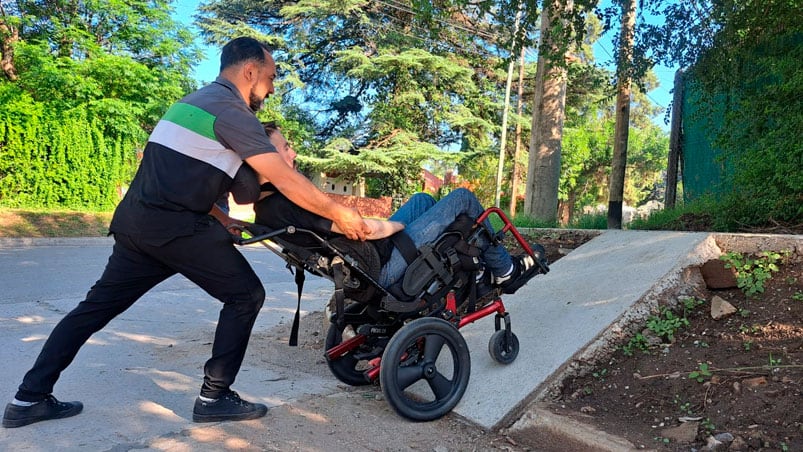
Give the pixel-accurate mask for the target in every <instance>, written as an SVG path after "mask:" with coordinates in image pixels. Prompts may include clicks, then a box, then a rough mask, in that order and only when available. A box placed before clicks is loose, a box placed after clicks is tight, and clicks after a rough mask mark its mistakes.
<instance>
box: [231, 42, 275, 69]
mask: <svg viewBox="0 0 803 452" xmlns="http://www.w3.org/2000/svg"><path fill="white" fill-rule="evenodd" d="M265 52H270V48H269V47H268V45H267V44H265V43H263V42H261V41H259V40H257V39H254V38H249V37H248V36H242V37H239V38H235V39H232V40H231V41H229V42H228V43H227V44H226V45H224V46H223V50H222V51H221V52H220V72H223V70H224V69H226V68H228V67H231V66H235V65H237V64H240V63H243V62H245V61H248V60H255V61H258V62H259V63H264V62H265Z"/></svg>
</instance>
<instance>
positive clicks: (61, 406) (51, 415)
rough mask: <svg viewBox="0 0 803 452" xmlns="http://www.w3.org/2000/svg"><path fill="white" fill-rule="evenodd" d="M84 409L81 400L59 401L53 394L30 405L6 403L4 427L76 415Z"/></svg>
mask: <svg viewBox="0 0 803 452" xmlns="http://www.w3.org/2000/svg"><path fill="white" fill-rule="evenodd" d="M83 409H84V404H82V403H81V402H59V401H58V400H56V398H55V397H53V396H52V395H49V396H47V398H45V400H43V401H41V402H39V403H36V404H34V405H30V406H20V405H14V404H13V403H9V404H7V405H6V412H5V413H4V414H3V427H5V428H15V427H22V426H23V425H28V424H33V423H34V422H39V421H46V420H49V419H62V418H65V417H70V416H75V415H76V414H78V413H80V412H81V410H83Z"/></svg>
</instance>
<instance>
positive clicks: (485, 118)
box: [199, 0, 510, 194]
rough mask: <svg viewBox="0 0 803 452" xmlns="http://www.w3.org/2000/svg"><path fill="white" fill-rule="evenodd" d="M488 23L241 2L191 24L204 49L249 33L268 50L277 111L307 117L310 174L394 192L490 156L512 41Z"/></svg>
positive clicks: (440, 8)
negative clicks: (425, 168)
mask: <svg viewBox="0 0 803 452" xmlns="http://www.w3.org/2000/svg"><path fill="white" fill-rule="evenodd" d="M496 13H497V14H500V15H501V13H500V12H499V11H497V12H496ZM484 17H486V16H483V15H482V14H481V11H480V10H477V9H476V8H474V9H473V10H472V9H471V8H468V9H465V10H462V9H460V8H458V7H457V6H452V5H447V4H440V3H428V2H416V3H415V4H413V5H409V4H402V3H399V2H365V1H350V2H346V3H343V2H331V1H323V0H321V1H310V2H304V3H285V2H279V1H269V2H255V1H245V0H244V1H241V2H239V3H237V4H236V5H232V4H231V2H222V1H215V2H211V3H209V4H207V5H206V6H205V7H204V8H203V12H202V15H201V17H200V18H199V25H200V26H201V28H202V29H203V30H204V33H205V34H204V36H205V37H206V38H207V39H208V40H209V41H210V42H214V41H219V40H225V39H228V38H229V37H231V36H234V35H236V34H238V33H248V34H251V35H256V36H259V37H261V38H262V39H264V40H266V41H269V42H272V43H273V44H274V45H275V46H276V51H275V52H276V54H277V60H278V61H279V62H280V65H281V67H282V70H283V71H284V76H283V79H284V80H283V83H284V85H283V86H282V88H281V90H279V91H280V92H279V97H281V99H282V104H281V106H282V108H286V107H289V106H292V107H293V108H301V109H304V110H308V111H313V112H314V114H313V115H311V117H310V119H312V120H313V121H314V124H313V125H312V127H311V129H312V130H315V131H316V135H315V140H314V142H309V143H305V145H309V147H308V148H306V149H301V151H302V153H304V154H307V155H310V156H314V157H317V159H316V160H314V164H315V165H316V167H317V169H321V170H331V171H335V170H340V171H345V170H346V168H353V170H354V172H353V173H349V174H348V175H347V177H350V178H359V177H363V176H370V175H371V174H377V173H378V174H382V177H383V178H385V179H387V178H394V179H397V182H395V183H394V184H390V185H388V184H385V185H386V186H396V187H400V186H402V185H403V184H404V182H406V180H404V179H406V178H407V177H409V173H410V171H408V170H409V169H410V168H411V167H413V166H416V167H420V165H421V164H422V163H424V162H425V161H426V160H427V159H432V158H435V159H447V160H451V161H453V162H456V163H455V164H457V165H467V166H471V165H473V164H474V163H475V162H476V161H477V160H479V159H477V158H476V156H477V155H480V154H485V153H488V152H492V148H493V144H494V139H495V138H496V135H497V134H498V133H499V128H498V120H499V118H500V117H501V98H500V97H501V96H500V93H501V90H500V89H499V87H500V85H501V83H503V80H504V76H503V73H502V71H500V70H499V69H500V68H501V67H502V64H503V62H502V60H501V58H499V56H498V53H499V52H500V50H499V48H497V47H496V46H497V45H498V41H500V40H502V39H507V38H508V35H509V34H510V33H509V32H508V31H504V29H503V28H501V27H500V28H499V30H502V31H504V33H501V32H500V33H499V34H496V35H495V34H493V33H491V31H493V30H491V28H490V27H491V26H490V24H489V22H488V20H486V19H484ZM489 30H490V31H489ZM391 138H392V139H391ZM391 143H393V146H395V147H385V146H386V145H388V144H391ZM402 143H404V144H402ZM333 150H334V151H336V152H332V151H333ZM419 150H425V151H426V152H419ZM458 151H466V153H465V154H459V153H458ZM354 156H360V160H363V161H365V162H366V163H365V164H364V166H363V167H359V166H355V165H354V164H353V163H351V164H349V163H348V162H350V161H352V160H353V158H352V157H354ZM378 157H382V159H381V160H379V159H378ZM469 157H471V158H469ZM388 158H391V159H392V160H391V161H388V160H387V159H388ZM340 159H342V160H344V162H338V161H337V160H340ZM371 161H373V162H374V163H379V162H381V165H380V164H376V165H373V166H371V167H368V165H369V164H370V162H371ZM349 171H350V170H349ZM461 174H464V172H463V171H461ZM488 182H490V181H488ZM387 194H392V193H387Z"/></svg>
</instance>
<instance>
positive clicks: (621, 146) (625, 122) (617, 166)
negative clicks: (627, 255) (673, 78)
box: [608, 0, 636, 229]
mask: <svg viewBox="0 0 803 452" xmlns="http://www.w3.org/2000/svg"><path fill="white" fill-rule="evenodd" d="M621 5H622V28H621V32H620V33H619V54H618V61H617V70H616V74H617V77H616V80H617V82H616V129H615V132H614V145H613V161H612V164H611V178H610V184H609V189H608V196H609V199H608V228H609V229H621V228H622V201H623V199H624V188H625V187H624V186H625V169H626V168H627V139H628V132H629V131H630V94H631V83H632V82H631V80H632V75H631V66H632V62H631V60H632V54H633V40H634V30H635V27H636V0H622V1H621Z"/></svg>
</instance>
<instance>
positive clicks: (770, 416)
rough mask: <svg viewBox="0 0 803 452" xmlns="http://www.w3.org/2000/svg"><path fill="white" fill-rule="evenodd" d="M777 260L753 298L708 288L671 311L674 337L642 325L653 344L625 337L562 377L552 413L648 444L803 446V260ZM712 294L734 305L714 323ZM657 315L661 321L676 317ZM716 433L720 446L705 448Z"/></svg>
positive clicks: (741, 448)
mask: <svg viewBox="0 0 803 452" xmlns="http://www.w3.org/2000/svg"><path fill="white" fill-rule="evenodd" d="M779 267H780V268H779V270H778V271H777V272H775V273H772V279H771V280H769V281H768V282H767V284H766V288H765V290H764V292H763V293H757V294H755V295H754V296H751V297H748V296H746V295H745V293H744V292H743V291H742V290H740V289H727V290H710V289H707V288H704V289H703V290H701V291H700V292H699V293H698V294H697V295H696V297H695V299H696V301H694V302H689V306H686V305H685V304H682V305H681V308H680V309H677V310H675V311H674V317H673V318H674V319H677V320H675V322H676V324H678V325H680V328H679V330H678V331H677V332H676V333H675V334H674V335H673V336H674V337H673V338H667V337H663V338H662V339H661V338H656V337H655V335H650V334H648V333H649V331H644V337H647V340H654V341H655V342H654V345H650V346H648V347H647V346H645V347H642V348H643V350H642V349H640V348H639V347H634V346H633V345H634V344H635V343H634V342H630V340H628V342H626V343H622V344H621V347H620V348H619V349H618V350H616V351H615V352H614V353H613V354H612V355H611V356H610V357H608V359H607V360H606V361H604V362H602V363H600V364H598V365H597V366H596V367H595V368H593V369H592V370H591V371H590V372H589V373H588V374H587V375H585V376H582V377H579V378H571V379H567V380H566V381H564V382H563V385H562V389H561V393H560V394H558V395H557V397H556V399H555V400H554V412H556V413H558V414H562V415H569V416H572V417H576V418H578V419H581V420H583V421H584V422H586V423H590V424H592V425H595V426H597V427H599V428H600V429H601V430H603V431H606V432H608V433H611V434H615V435H618V436H620V437H623V438H626V439H628V440H629V441H631V442H632V443H633V444H636V445H638V446H639V447H643V448H648V449H658V450H672V451H690V450H695V449H696V450H739V451H752V450H761V451H801V450H803V257H801V255H800V254H797V255H794V254H793V255H791V256H790V257H788V258H785V259H782V263H781V265H780V266H779ZM715 296H718V297H721V298H722V299H724V300H726V301H727V302H729V303H730V304H731V305H733V306H734V307H735V308H736V312H734V313H733V314H731V315H729V316H727V317H725V318H721V319H720V320H714V319H713V318H712V314H711V300H712V299H713V297H715ZM667 301H670V300H667ZM684 306H685V307H686V308H688V309H686V311H685V312H684V310H683V307H684ZM660 318H661V319H663V320H664V322H663V323H660V322H656V323H654V325H655V326H659V325H664V326H666V325H667V324H668V323H669V322H667V321H666V320H667V319H668V317H667V316H662V317H660ZM683 318H685V319H686V320H687V321H688V325H684V323H685V322H683V321H682V320H680V319H683ZM648 336H652V337H648ZM628 344H629V345H631V346H630V347H629V348H630V349H631V351H632V355H630V356H628V354H627V353H625V351H626V350H627V348H628V347H627V346H628ZM712 437H713V438H714V439H716V440H718V441H720V442H722V443H723V444H722V445H719V446H718V447H719V448H717V449H705V447H706V446H707V445H708V446H709V447H710V446H711V445H714V444H715V443H714V442H713V441H712V440H711V438H712Z"/></svg>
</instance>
